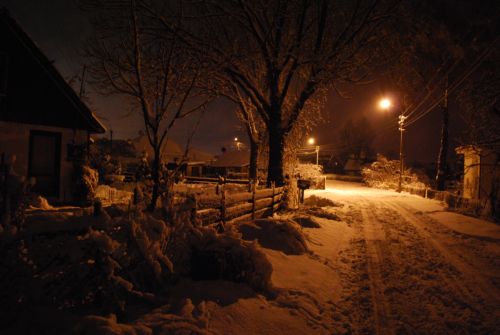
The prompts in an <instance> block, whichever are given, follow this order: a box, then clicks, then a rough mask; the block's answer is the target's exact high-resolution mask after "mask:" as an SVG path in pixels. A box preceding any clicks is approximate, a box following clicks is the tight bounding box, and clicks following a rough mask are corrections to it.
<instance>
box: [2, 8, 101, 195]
mask: <svg viewBox="0 0 500 335" xmlns="http://www.w3.org/2000/svg"><path fill="white" fill-rule="evenodd" d="M0 41H1V43H0V133H1V135H0V136H1V137H0V155H2V156H3V157H7V158H6V160H7V161H9V162H12V166H11V169H12V170H13V171H14V173H16V174H18V175H20V176H24V177H27V178H31V177H33V178H35V180H36V184H35V185H34V187H33V190H34V191H35V192H38V193H40V194H42V195H44V196H46V197H48V198H49V199H50V200H54V201H60V202H64V201H71V200H72V197H73V187H72V185H74V180H75V179H74V178H75V176H74V173H73V171H74V170H73V169H74V162H75V160H78V159H82V158H83V157H84V155H85V152H86V151H87V150H88V146H89V142H90V135H91V134H93V133H103V132H104V131H105V128H104V126H103V125H102V124H101V123H100V122H99V120H98V119H97V118H96V117H95V116H94V115H93V114H92V112H91V111H90V110H89V108H88V107H87V106H86V105H85V104H84V103H83V102H82V101H81V99H80V98H79V97H78V95H77V94H76V93H75V92H74V91H73V89H72V88H71V87H70V86H69V85H68V83H67V82H66V81H65V80H64V79H63V77H62V76H61V74H60V73H59V72H58V71H57V70H56V69H55V67H54V66H53V64H52V62H51V61H49V60H48V59H47V57H46V56H45V55H44V54H43V53H42V52H41V51H40V49H38V47H37V46H36V44H35V43H34V42H33V40H32V39H31V38H30V37H29V36H28V35H27V34H26V32H25V31H24V30H23V29H22V28H21V27H20V26H19V24H18V23H17V22H16V21H15V20H14V19H13V18H12V17H11V16H10V15H9V14H8V12H7V10H5V9H0ZM14 157H15V158H14Z"/></svg>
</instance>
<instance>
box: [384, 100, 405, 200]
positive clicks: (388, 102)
mask: <svg viewBox="0 0 500 335" xmlns="http://www.w3.org/2000/svg"><path fill="white" fill-rule="evenodd" d="M378 105H379V107H380V108H381V109H384V110H388V109H390V108H391V107H392V102H391V100H390V99H388V98H383V99H381V100H380V101H379V103H378ZM407 118H408V116H406V115H404V112H403V111H401V114H399V116H398V125H399V127H398V130H399V182H398V190H397V191H398V192H401V186H402V183H403V172H404V163H403V156H404V155H403V132H404V131H405V120H406V119H407Z"/></svg>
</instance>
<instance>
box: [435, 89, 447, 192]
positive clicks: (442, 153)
mask: <svg viewBox="0 0 500 335" xmlns="http://www.w3.org/2000/svg"><path fill="white" fill-rule="evenodd" d="M448 121H449V112H448V79H446V88H445V90H444V101H443V124H442V129H441V145H440V147H439V156H438V162H437V171H436V188H437V189H438V191H443V190H444V188H445V182H446V158H447V154H448Z"/></svg>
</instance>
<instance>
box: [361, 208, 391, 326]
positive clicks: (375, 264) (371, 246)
mask: <svg viewBox="0 0 500 335" xmlns="http://www.w3.org/2000/svg"><path fill="white" fill-rule="evenodd" d="M364 202H365V204H367V207H368V208H366V207H364V208H363V209H362V210H361V213H362V218H363V233H364V237H365V241H366V255H367V257H368V275H369V277H370V291H371V296H372V304H373V314H374V318H375V327H376V328H375V330H376V333H377V334H396V329H395V328H394V323H393V320H392V318H391V306H390V304H389V302H388V300H387V298H386V296H385V293H384V291H385V289H386V288H385V285H384V280H383V276H382V264H383V254H382V247H381V242H382V240H383V239H384V234H383V231H382V223H381V222H380V221H378V220H377V219H376V218H375V216H374V215H373V209H374V208H373V206H372V205H370V203H369V201H367V200H365V201H364Z"/></svg>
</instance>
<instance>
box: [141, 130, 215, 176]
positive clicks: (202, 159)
mask: <svg viewBox="0 0 500 335" xmlns="http://www.w3.org/2000/svg"><path fill="white" fill-rule="evenodd" d="M132 144H133V146H134V147H135V150H136V151H137V152H138V153H139V154H140V155H143V153H146V155H147V157H148V158H149V159H152V158H153V157H154V154H153V148H152V147H151V144H150V143H149V140H148V138H147V137H146V135H144V134H142V135H140V136H139V137H137V138H135V139H133V140H132ZM162 159H163V161H164V162H165V163H167V166H170V167H173V166H177V164H180V163H181V162H182V166H181V171H182V173H184V175H186V176H193V177H198V176H202V175H203V173H204V168H205V167H206V166H207V165H209V164H210V162H211V161H213V159H214V157H213V155H211V154H209V153H206V152H203V151H201V150H198V149H196V148H190V149H189V150H187V152H186V150H185V148H182V147H181V145H179V144H178V143H177V142H175V141H174V140H172V139H170V138H169V139H167V140H166V141H165V144H164V145H163V151H162Z"/></svg>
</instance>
